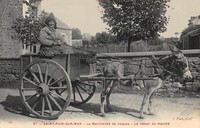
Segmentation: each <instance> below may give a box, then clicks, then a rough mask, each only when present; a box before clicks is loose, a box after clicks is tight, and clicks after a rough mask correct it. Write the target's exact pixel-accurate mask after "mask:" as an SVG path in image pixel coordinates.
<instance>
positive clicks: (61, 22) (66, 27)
mask: <svg viewBox="0 0 200 128" xmlns="http://www.w3.org/2000/svg"><path fill="white" fill-rule="evenodd" d="M55 19H56V22H57V28H58V29H71V28H70V27H69V26H68V25H66V24H65V23H64V22H63V21H61V20H60V19H59V18H58V17H56V16H55Z"/></svg>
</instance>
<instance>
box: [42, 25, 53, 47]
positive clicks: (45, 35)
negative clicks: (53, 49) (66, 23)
mask: <svg viewBox="0 0 200 128" xmlns="http://www.w3.org/2000/svg"><path fill="white" fill-rule="evenodd" d="M49 36H50V35H49V34H48V31H47V30H46V29H45V28H43V29H42V30H41V31H40V35H39V39H40V42H41V44H42V45H46V46H52V45H54V44H55V43H56V42H55V39H54V37H53V35H52V38H49Z"/></svg>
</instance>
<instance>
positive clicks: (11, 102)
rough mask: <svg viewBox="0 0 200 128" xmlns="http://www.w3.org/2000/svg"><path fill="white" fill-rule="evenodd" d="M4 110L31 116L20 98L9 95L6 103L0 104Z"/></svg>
mask: <svg viewBox="0 0 200 128" xmlns="http://www.w3.org/2000/svg"><path fill="white" fill-rule="evenodd" d="M0 104H1V105H2V106H4V109H5V110H6V111H8V112H11V113H14V114H19V115H23V116H29V117H33V116H30V114H29V112H28V111H27V110H26V108H25V106H24V105H23V103H22V101H21V98H20V96H12V95H8V96H7V97H6V100H5V101H2V102H0Z"/></svg>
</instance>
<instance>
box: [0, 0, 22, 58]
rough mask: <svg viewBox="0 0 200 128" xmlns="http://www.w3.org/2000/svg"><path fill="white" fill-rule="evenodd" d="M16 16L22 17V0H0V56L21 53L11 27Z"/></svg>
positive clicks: (15, 55) (13, 56) (5, 56)
mask: <svg viewBox="0 0 200 128" xmlns="http://www.w3.org/2000/svg"><path fill="white" fill-rule="evenodd" d="M18 17H22V0H0V57H4V58H15V57H19V56H20V55H21V53H22V46H21V44H20V42H19V40H18V39H17V38H16V32H15V30H13V29H12V26H13V21H14V20H15V19H16V18H18Z"/></svg>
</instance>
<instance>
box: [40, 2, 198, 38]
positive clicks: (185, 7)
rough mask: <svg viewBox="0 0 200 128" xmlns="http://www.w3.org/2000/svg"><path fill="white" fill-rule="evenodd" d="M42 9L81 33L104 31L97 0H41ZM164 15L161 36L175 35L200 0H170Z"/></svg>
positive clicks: (196, 13)
mask: <svg viewBox="0 0 200 128" xmlns="http://www.w3.org/2000/svg"><path fill="white" fill-rule="evenodd" d="M41 5H42V7H41V8H42V10H45V11H47V12H53V13H54V15H55V16H56V17H58V18H59V19H60V20H62V21H63V22H64V23H66V24H67V25H68V26H70V27H71V28H79V29H80V30H81V32H82V33H89V34H91V35H95V34H96V33H97V32H102V31H106V27H107V25H106V23H103V20H102V19H101V17H102V15H103V14H102V13H101V8H100V6H99V5H98V2H97V0H43V1H42V4H41ZM169 5H170V8H168V11H167V14H166V16H170V20H169V23H168V25H167V31H166V32H164V33H161V36H163V37H175V36H176V35H175V32H178V33H181V32H182V31H183V30H184V29H185V28H186V27H187V25H188V20H189V19H190V17H191V16H198V15H200V0H171V2H170V3H169Z"/></svg>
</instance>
